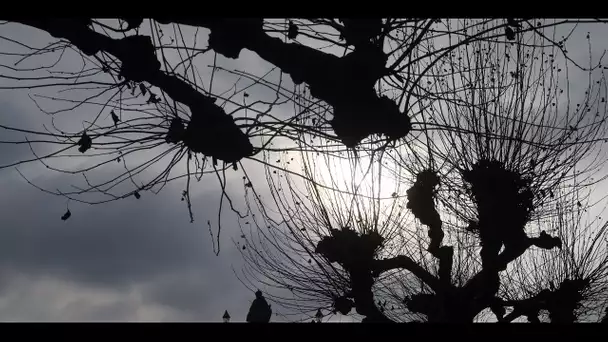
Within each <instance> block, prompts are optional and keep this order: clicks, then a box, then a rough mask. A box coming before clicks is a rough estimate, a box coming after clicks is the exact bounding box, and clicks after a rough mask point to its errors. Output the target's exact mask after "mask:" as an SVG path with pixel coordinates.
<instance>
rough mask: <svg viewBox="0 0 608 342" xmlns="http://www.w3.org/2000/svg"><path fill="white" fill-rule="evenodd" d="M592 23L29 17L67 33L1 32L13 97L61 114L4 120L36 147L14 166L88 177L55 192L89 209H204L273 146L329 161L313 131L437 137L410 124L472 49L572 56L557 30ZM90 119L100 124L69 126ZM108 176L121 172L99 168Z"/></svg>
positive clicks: (399, 138) (391, 139) (397, 138)
mask: <svg viewBox="0 0 608 342" xmlns="http://www.w3.org/2000/svg"><path fill="white" fill-rule="evenodd" d="M579 21H580V20H549V21H542V20H541V21H537V20H528V19H526V20H519V19H509V20H495V19H488V20H473V21H470V20H447V21H442V20H439V19H396V18H389V19H384V20H380V19H374V20H352V19H347V18H343V19H340V20H335V19H312V20H299V19H293V20H262V19H259V18H258V19H247V20H237V19H180V18H160V17H159V18H153V19H150V20H144V19H143V18H123V19H119V20H94V19H90V18H83V19H43V20H25V19H24V20H18V21H17V23H19V24H21V25H26V26H29V27H30V28H35V29H39V30H41V32H46V33H48V34H50V35H51V36H52V37H54V38H55V40H54V41H52V42H51V43H50V44H48V45H46V46H41V47H38V46H33V42H32V44H30V43H29V42H28V41H27V38H23V37H17V35H14V36H13V37H12V36H11V30H9V28H10V27H11V26H10V25H15V23H3V26H2V27H3V29H4V30H3V33H2V39H3V41H4V42H5V43H6V44H7V45H3V52H4V55H3V56H4V57H3V58H7V59H6V62H4V63H3V66H4V69H5V71H6V72H7V74H2V76H1V77H2V79H3V81H6V82H7V83H6V84H3V85H2V89H12V90H15V91H25V90H26V89H27V90H32V91H36V92H39V91H40V92H42V91H45V93H42V94H41V93H38V94H33V95H32V96H31V97H32V100H33V101H35V103H36V105H38V106H39V108H40V110H41V111H43V112H45V113H47V114H49V115H50V116H51V120H50V122H49V123H48V125H45V126H44V129H40V130H31V129H25V128H23V127H18V126H13V125H11V124H10V123H7V124H5V123H2V125H3V128H4V129H8V130H11V131H13V132H17V133H19V135H18V137H15V138H14V140H3V143H15V144H28V145H29V146H31V147H32V152H33V157H32V158H31V159H28V160H19V161H15V162H10V163H8V164H6V165H3V167H12V166H16V165H20V164H22V163H24V162H28V161H36V162H42V163H44V165H45V166H46V167H48V169H50V170H54V171H58V172H64V173H69V174H75V175H81V176H82V178H83V184H82V185H79V186H77V187H76V188H75V189H74V188H70V189H65V190H48V189H45V190H46V191H49V192H51V193H54V194H57V195H61V196H67V197H69V198H72V199H74V200H79V201H83V202H86V203H103V202H107V201H114V200H118V199H123V198H125V197H129V196H135V197H137V198H139V197H140V194H141V193H143V192H145V191H152V192H158V191H160V190H161V189H162V188H163V187H164V186H165V185H166V184H167V182H170V181H172V180H175V179H182V180H184V179H185V183H186V184H185V186H184V188H185V190H184V193H183V196H184V199H185V202H186V203H187V205H188V208H189V209H191V203H190V196H189V191H190V180H191V178H192V179H194V178H196V179H199V180H200V179H201V177H203V176H204V175H205V174H214V178H216V177H215V175H218V176H219V178H220V183H221V185H222V188H223V190H224V188H225V184H226V172H229V171H227V170H229V169H230V168H231V167H234V168H238V167H239V165H240V168H241V169H242V168H243V167H245V166H246V165H248V164H249V165H251V164H253V163H259V162H261V161H262V159H263V158H261V157H260V153H261V152H262V151H266V152H272V153H273V154H275V155H280V153H283V152H285V151H293V150H298V149H302V148H305V149H306V150H317V151H320V152H323V150H322V149H320V148H319V146H317V145H316V144H317V142H315V143H311V142H310V140H309V141H302V140H301V137H302V136H304V135H306V136H307V137H311V136H312V137H316V138H320V139H323V140H330V141H334V142H335V144H339V145H342V146H346V147H348V148H353V147H355V146H359V149H362V148H366V147H365V146H367V145H364V146H363V147H362V145H361V144H360V143H361V142H362V141H366V142H370V141H377V142H380V143H385V145H386V143H395V144H397V145H400V144H401V143H402V142H403V138H404V137H407V136H408V135H410V134H411V132H420V131H422V130H424V129H425V128H424V126H423V125H422V124H423V123H424V121H420V120H419V121H416V120H413V119H412V118H415V117H416V116H417V115H419V114H420V113H421V112H422V111H423V109H424V105H421V104H422V98H423V97H430V98H431V99H433V100H438V99H446V100H448V99H450V98H451V94H450V93H445V92H443V91H440V92H434V91H433V89H429V87H428V86H427V83H429V82H431V83H432V79H434V78H435V77H436V75H435V74H433V75H430V74H429V73H432V72H433V70H435V69H436V68H437V66H438V65H442V64H443V63H444V62H442V61H444V60H445V59H446V58H448V57H449V56H451V54H452V53H454V52H455V51H456V50H457V49H458V48H459V47H461V46H466V45H467V44H471V43H473V42H476V41H486V42H488V43H494V44H497V45H503V44H504V43H505V42H511V41H514V42H516V43H518V42H517V39H518V38H517V37H518V36H522V35H526V34H529V35H532V36H534V37H536V38H538V40H537V42H536V44H538V46H545V45H548V46H555V47H557V49H558V51H559V52H560V54H562V55H566V56H567V54H566V49H565V47H564V41H565V40H555V39H552V37H550V36H547V35H546V32H547V31H548V30H551V29H552V28H559V27H561V26H563V25H566V24H568V23H570V22H572V23H574V22H579ZM205 35H207V37H208V39H206V40H205V37H204V36H205ZM44 38H45V39H46V36H45V37H44ZM32 41H34V39H33V38H32ZM5 46H6V47H5ZM244 51H245V52H244ZM251 52H252V53H255V54H256V55H257V56H258V57H260V58H261V59H262V60H264V61H265V62H266V63H268V64H267V66H269V68H268V70H265V71H264V72H258V71H257V70H244V71H243V70H239V69H238V68H233V67H230V66H226V65H228V64H229V63H228V62H230V60H232V59H236V60H237V61H240V60H244V59H247V58H253V57H255V56H253V55H252V54H251ZM246 53H249V54H248V56H245V57H243V55H245V54H246ZM28 62H30V63H31V64H32V66H29V67H28V66H27V64H26V63H28ZM266 71H267V72H266ZM287 75H288V76H289V77H287ZM230 77H232V78H230ZM221 78H223V79H224V82H223V83H224V84H221V83H222V82H220V81H218V80H219V79H221ZM226 80H228V81H226ZM66 94H69V95H66ZM294 105H295V107H296V108H295V110H294V108H293V106H294ZM81 110H82V111H83V112H86V111H88V112H90V113H91V115H90V116H85V115H80V113H79V115H76V116H74V117H69V118H68V120H61V116H62V115H64V114H66V113H68V112H74V111H81ZM284 112H287V113H288V114H287V115H284V114H283V113H284ZM66 121H67V122H66ZM23 133H25V134H27V135H28V136H27V139H23V137H22V134H23ZM304 133H305V134H304ZM378 135H380V137H378ZM316 141H318V139H317V140H316ZM273 144H274V145H273ZM51 147H52V148H53V149H51ZM76 147H77V149H78V151H75V150H76ZM41 149H42V150H44V151H43V152H40V150H41ZM77 157H84V161H83V162H78V163H76V162H75V161H74V159H76V158H77ZM66 160H70V161H72V162H71V163H68V162H67V161H66ZM242 161H246V162H245V163H244V164H243V163H242ZM247 161H251V162H253V163H251V162H247ZM220 162H221V163H222V164H221V165H220ZM73 164H76V165H73ZM102 168H103V169H104V171H108V170H109V171H111V172H104V173H103V175H101V177H100V179H97V178H98V177H94V176H93V175H92V173H93V171H95V170H100V169H102ZM109 174H111V176H108V175H109ZM98 176H99V174H98ZM190 215H191V217H192V216H193V214H192V210H190Z"/></svg>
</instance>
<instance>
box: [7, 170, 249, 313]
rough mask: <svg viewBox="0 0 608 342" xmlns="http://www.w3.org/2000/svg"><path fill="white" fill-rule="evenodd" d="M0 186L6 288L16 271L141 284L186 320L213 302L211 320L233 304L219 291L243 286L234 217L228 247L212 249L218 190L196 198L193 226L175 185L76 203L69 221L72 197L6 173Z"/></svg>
mask: <svg viewBox="0 0 608 342" xmlns="http://www.w3.org/2000/svg"><path fill="white" fill-rule="evenodd" d="M69 179H70V177H61V178H58V179H56V180H54V183H58V182H59V180H62V181H64V182H65V181H69ZM1 184H2V189H3V192H2V194H0V215H1V216H0V217H2V221H1V222H2V223H1V225H0V270H1V271H0V272H1V273H0V292H1V293H6V292H7V291H12V289H11V286H10V282H9V281H8V280H7V279H6V276H5V275H7V274H11V273H15V272H16V273H19V274H25V275H48V276H50V277H53V278H56V279H65V280H69V281H71V282H75V283H77V284H79V286H85V287H87V286H88V287H91V288H104V289H107V290H116V291H121V292H124V291H127V290H128V289H129V288H131V287H133V286H143V287H142V290H141V291H142V296H143V300H144V301H145V302H146V303H149V304H157V303H158V304H159V305H162V306H165V307H168V308H171V309H172V310H176V311H178V312H182V311H183V313H182V314H183V315H184V316H183V319H186V318H188V317H189V319H190V320H191V319H197V317H198V319H204V318H202V317H206V316H207V315H206V313H205V312H206V311H205V310H206V308H207V307H212V308H213V310H214V311H213V312H211V313H210V314H209V318H208V319H213V317H215V316H217V314H216V313H217V310H223V309H222V308H221V307H222V306H225V305H230V303H229V301H230V300H232V299H233V298H232V297H233V296H231V295H229V296H227V297H223V296H221V295H218V294H219V293H221V292H222V291H223V292H224V293H231V292H243V288H242V286H241V284H240V283H238V282H237V281H235V279H234V275H233V273H232V269H231V267H232V265H233V264H236V266H237V267H238V261H239V256H238V252H237V251H236V249H235V248H234V247H233V246H232V243H231V241H230V240H229V238H231V237H234V236H235V231H234V229H231V227H234V224H232V226H231V225H230V223H231V219H230V217H229V216H228V217H226V218H225V219H224V222H226V225H225V226H224V228H223V229H224V231H223V235H224V237H225V238H224V239H222V249H223V253H221V254H220V256H219V257H218V256H215V255H214V254H213V252H212V250H211V249H212V248H211V237H210V235H209V231H208V227H207V225H206V220H207V218H215V217H216V215H217V211H216V208H217V203H218V199H219V198H218V195H219V192H218V191H213V190H211V191H209V192H205V193H203V194H201V195H200V196H199V197H196V198H194V199H193V200H194V204H195V205H196V207H197V208H198V210H197V217H198V218H199V219H198V220H197V221H195V223H194V224H191V223H189V218H188V215H187V211H186V209H185V205H183V204H184V203H183V202H180V201H179V198H177V196H175V198H173V197H172V196H170V195H171V193H179V192H178V191H177V189H171V187H168V188H167V189H166V191H163V192H162V193H161V194H160V195H156V196H154V195H152V194H147V193H146V195H145V196H142V199H140V200H136V199H135V198H129V199H126V200H123V201H119V202H116V203H111V204H106V205H101V206H86V205H78V204H76V203H71V204H70V210H71V212H72V217H71V218H70V219H69V220H67V221H65V222H64V221H61V220H60V218H59V217H60V216H61V214H63V212H64V211H65V210H66V201H64V200H61V199H60V198H57V197H52V196H50V195H44V194H42V193H40V192H39V191H38V190H36V189H34V188H33V187H30V186H28V185H26V184H23V183H19V182H15V181H8V180H7V179H4V181H3V182H2V183H1ZM55 185H58V184H55ZM235 261H236V263H235ZM0 297H1V294H0ZM237 297H238V296H237ZM243 298H244V297H243ZM212 302H213V303H215V304H211V303H212ZM243 305H244V306H245V307H246V305H247V303H244V304H243ZM116 309H117V310H119V309H120V310H123V311H125V310H127V309H126V308H122V309H121V308H120V307H117V308H116ZM100 310H101V309H100ZM104 310H110V311H112V309H110V308H106V309H104ZM127 311H128V310H127ZM222 312H223V311H222ZM101 314H103V310H102V311H101V312H100V315H101ZM103 315H104V316H105V314H103ZM95 317H97V316H95ZM218 317H219V316H218ZM95 319H102V320H103V317H101V316H100V317H97V318H95ZM173 319H175V318H173Z"/></svg>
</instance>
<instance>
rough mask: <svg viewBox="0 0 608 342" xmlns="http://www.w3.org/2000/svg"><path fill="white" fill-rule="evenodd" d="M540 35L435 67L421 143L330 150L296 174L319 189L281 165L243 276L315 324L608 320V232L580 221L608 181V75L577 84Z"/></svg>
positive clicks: (247, 238) (262, 203)
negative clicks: (317, 315) (344, 318)
mask: <svg viewBox="0 0 608 342" xmlns="http://www.w3.org/2000/svg"><path fill="white" fill-rule="evenodd" d="M477 29H478V30H479V32H484V28H483V26H480V27H478V28H477ZM472 31H473V32H469V34H473V35H475V34H476V32H477V31H476V30H472ZM535 39H537V37H536V36H535V35H532V34H524V33H521V32H520V33H518V34H517V35H516V37H514V39H513V40H514V43H513V45H510V44H506V45H497V44H494V43H492V42H488V41H486V40H479V41H477V42H472V43H471V44H468V45H464V46H460V47H459V48H457V49H455V50H454V52H453V54H452V55H451V56H449V57H447V58H445V59H443V60H439V61H438V62H436V63H435V64H434V65H432V66H430V67H429V69H428V71H427V75H433V76H435V79H436V81H435V83H434V84H431V85H430V86H429V87H432V88H433V89H434V90H433V91H429V92H427V93H425V95H426V96H421V97H422V98H421V99H420V102H419V106H420V108H421V109H420V111H419V116H418V118H417V120H418V121H414V119H412V121H411V123H412V125H413V127H414V123H415V124H416V126H418V125H419V127H421V128H420V130H419V131H416V130H414V129H412V132H411V133H410V135H408V137H406V138H405V141H406V142H407V143H405V144H402V145H396V146H395V147H394V148H393V149H390V150H389V149H383V148H380V146H379V145H381V144H379V143H378V144H375V145H374V143H370V144H369V145H368V148H366V149H356V150H354V151H349V152H347V155H346V156H344V155H340V153H342V151H340V149H339V148H336V147H335V145H333V144H332V143H331V142H326V145H325V150H324V152H325V153H324V154H321V155H319V156H317V155H316V153H314V152H313V153H310V152H308V151H304V152H302V155H301V158H300V160H301V162H300V163H298V164H297V165H295V166H293V168H294V169H296V170H298V169H299V170H300V171H301V172H303V173H304V177H303V178H304V179H303V180H301V179H300V178H298V177H296V176H294V174H295V173H296V171H290V170H287V171H284V172H279V173H276V171H275V170H274V169H273V168H272V167H269V168H268V169H267V173H266V175H267V181H268V183H269V184H270V186H271V196H270V200H267V198H268V197H264V198H262V197H261V196H258V194H257V193H255V191H251V190H250V189H248V188H246V192H247V193H248V195H249V196H248V203H249V207H250V210H251V212H252V214H251V216H250V217H247V220H250V221H253V225H254V226H255V227H251V225H249V226H247V227H246V228H245V229H243V233H244V234H243V236H242V238H243V241H242V242H239V243H244V244H246V245H247V246H248V247H249V248H247V249H246V250H244V251H243V252H242V254H243V256H244V257H245V259H246V261H247V262H248V267H247V268H246V269H245V270H244V273H243V276H242V279H243V281H244V282H245V283H248V284H251V285H252V286H256V285H258V284H259V283H262V284H264V285H266V286H273V287H275V289H276V292H275V291H272V292H270V293H269V294H268V296H269V298H271V299H272V300H273V301H275V302H277V303H278V304H280V305H281V306H282V307H283V308H285V309H288V310H301V311H304V313H306V314H308V315H309V317H311V316H310V315H312V314H313V313H314V312H316V311H317V310H318V309H319V308H321V309H324V310H329V311H333V312H335V313H337V312H340V313H342V314H349V313H351V312H353V311H354V312H356V313H357V314H358V315H360V316H361V317H362V318H363V321H365V322H392V321H420V320H424V321H430V322H472V321H475V320H488V319H490V320H491V319H494V320H499V321H506V322H509V321H513V320H515V319H517V318H519V317H522V316H523V317H527V318H528V319H529V320H530V321H532V322H541V321H551V322H560V323H563V322H573V321H576V320H579V319H583V320H593V319H595V320H599V317H600V316H599V313H600V312H599V307H600V305H603V304H602V303H605V293H606V288H605V286H606V280H608V278H607V276H608V274H607V273H606V270H605V267H606V266H605V265H606V261H607V260H606V238H607V235H606V230H605V226H606V225H605V224H603V223H600V224H599V225H598V224H589V223H588V222H585V217H582V216H571V213H572V212H577V213H580V214H581V215H582V213H584V212H585V210H595V208H596V206H593V205H591V204H587V201H586V198H587V197H585V196H582V194H584V193H585V191H586V190H588V189H589V186H591V185H597V184H600V181H601V180H603V179H605V176H606V173H605V172H606V171H605V170H603V169H602V167H603V166H604V164H605V162H606V158H605V155H604V154H603V153H602V152H603V150H605V149H602V145H603V144H604V142H605V139H606V138H607V136H606V128H607V125H606V118H607V115H608V111H607V110H606V104H605V100H604V99H605V97H606V91H607V88H606V83H605V78H604V75H603V69H602V68H600V67H598V66H599V65H600V64H599V62H598V64H592V63H591V62H590V65H589V66H588V67H587V69H586V76H587V82H586V83H587V84H586V86H585V87H584V88H583V87H580V86H577V88H576V89H573V88H571V86H570V83H569V78H568V77H569V76H568V74H566V73H567V70H568V69H567V66H568V65H570V64H571V63H573V62H572V61H569V60H567V59H559V58H556V57H555V56H556V54H557V53H556V51H558V50H559V47H556V46H545V47H540V45H541V44H539V43H538V42H537V41H536V40H535ZM510 40H511V39H510ZM589 41H590V38H589ZM524 42H525V44H524ZM437 94H442V95H441V96H439V95H437ZM575 103H576V105H575ZM308 140H310V137H309V136H306V134H304V137H303V138H302V139H300V141H308ZM267 158H270V156H268V157H267ZM271 162H272V161H271V160H269V159H268V163H269V164H270V163H271ZM279 162H281V163H285V160H277V163H279ZM404 190H406V191H404ZM599 220H601V219H599ZM247 229H249V230H250V231H247ZM247 233H249V234H247ZM589 239H591V240H592V241H595V242H594V243H591V244H589V243H588V240H589ZM427 251H428V253H427ZM543 258H544V259H543ZM541 265H542V267H541ZM551 284H553V285H551ZM532 285H533V286H532ZM284 292H286V294H285V293H284ZM558 303H559V304H561V306H560V305H558ZM597 303H600V304H597ZM353 309H354V310H353ZM488 312H491V313H492V315H493V316H494V317H493V318H490V317H488V315H487V314H488ZM593 317H595V318H593Z"/></svg>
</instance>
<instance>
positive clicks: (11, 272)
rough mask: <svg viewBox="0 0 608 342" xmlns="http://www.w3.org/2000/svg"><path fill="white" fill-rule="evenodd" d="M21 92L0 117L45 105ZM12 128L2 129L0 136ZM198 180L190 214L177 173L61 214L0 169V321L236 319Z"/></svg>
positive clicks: (213, 193)
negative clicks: (149, 187)
mask: <svg viewBox="0 0 608 342" xmlns="http://www.w3.org/2000/svg"><path fill="white" fill-rule="evenodd" d="M0 35H1V36H5V37H10V38H12V39H16V40H20V41H24V42H27V43H28V44H31V45H33V46H42V45H44V44H45V43H46V42H49V41H52V38H51V37H50V36H49V35H48V34H46V33H44V32H40V31H37V30H34V29H31V28H26V27H23V26H19V25H4V26H0ZM201 36H202V38H199V39H201V40H203V41H205V39H206V35H201ZM596 36H598V35H596ZM0 44H2V45H3V44H5V43H4V42H2V43H0ZM600 45H602V44H600ZM605 45H607V44H603V46H601V47H596V49H598V48H603V47H604V46H605ZM583 49H586V45H585V43H583V44H582V46H581V51H582V52H583V53H585V52H586V50H583ZM2 50H3V49H2V48H0V51H2ZM571 51H573V49H572V48H571ZM242 56H243V57H242V58H241V59H239V60H238V61H224V63H227V64H226V65H228V66H231V67H235V68H240V69H243V70H252V69H255V70H256V74H262V72H261V71H257V70H263V68H268V66H267V65H266V64H265V63H264V62H263V61H260V60H259V58H257V57H253V56H252V54H251V53H249V54H247V53H245V54H243V55H242ZM0 58H9V57H6V56H1V55H0ZM239 63H240V64H239ZM3 72H4V70H0V74H1V73H3ZM0 82H3V84H4V82H6V80H3V79H0ZM219 82H220V83H221V80H220V81H219ZM226 83H227V84H228V83H229V82H228V81H226ZM27 92H28V91H27V90H20V91H9V90H0V124H10V125H12V126H15V127H32V125H33V126H36V125H37V123H38V121H37V120H39V118H40V117H41V116H43V115H44V114H42V113H40V111H38V110H37V108H36V106H35V105H34V104H33V103H32V102H31V101H30V100H29V98H28V97H27ZM72 115H73V117H78V116H79V115H80V114H79V113H73V114H72ZM38 128H39V126H38ZM16 136H17V135H15V133H14V132H7V131H5V130H2V129H0V140H6V139H9V138H13V137H16ZM29 156H31V154H30V151H29V149H28V148H27V146H25V145H23V146H15V145H4V144H0V165H4V164H7V163H10V162H12V161H15V160H19V159H20V158H24V157H29ZM40 170H41V168H40V167H35V166H31V167H30V168H29V169H28V168H23V171H24V173H28V174H29V175H30V176H31V177H33V179H34V180H36V181H37V183H38V184H40V185H43V186H46V187H51V188H55V187H57V188H66V187H68V186H69V184H71V183H72V182H73V178H71V176H66V175H59V174H57V173H47V172H41V171H40ZM239 178H240V177H239ZM196 187H197V189H196V192H195V193H194V194H193V203H194V204H195V207H196V212H195V214H196V217H197V220H196V221H195V223H194V224H191V223H190V221H189V218H188V215H187V210H186V207H185V206H184V205H183V202H181V201H179V198H180V193H181V190H182V189H183V185H182V184H177V183H176V184H170V185H169V186H168V187H167V188H166V189H165V190H163V192H162V193H161V194H160V195H153V194H151V193H146V194H142V198H141V199H140V200H136V199H135V198H128V199H126V200H122V201H118V202H114V203H110V204H104V205H100V206H88V205H83V204H78V203H74V202H71V203H69V208H70V211H71V212H72V217H71V218H70V219H69V220H67V221H65V222H64V221H61V220H60V216H61V215H62V214H63V213H64V212H65V210H66V205H67V201H66V200H65V199H63V198H60V197H54V196H51V195H48V194H44V193H41V192H40V191H38V190H37V189H35V188H33V187H32V186H29V185H28V184H27V183H26V182H25V181H23V180H22V179H21V178H20V177H19V175H18V174H17V173H16V171H15V170H14V169H12V168H9V169H4V170H0V190H1V191H0V215H1V216H0V321H221V316H222V314H223V312H224V310H228V311H229V313H230V314H231V316H232V317H233V320H235V321H242V320H244V318H245V315H246V313H247V310H248V307H249V304H250V302H251V300H252V299H253V293H251V292H250V291H249V290H247V289H246V288H245V287H244V286H243V285H242V284H241V283H240V282H239V281H238V279H237V278H236V277H235V275H234V273H233V268H234V269H237V270H238V269H239V268H240V266H241V257H240V254H239V252H238V250H237V248H236V247H235V246H233V245H232V242H231V239H232V238H235V237H237V235H238V234H239V232H238V230H237V228H236V225H235V224H234V222H235V221H234V218H233V216H231V215H230V214H228V213H227V214H226V216H225V224H224V231H223V232H222V234H223V235H222V241H221V243H222V252H221V253H220V255H219V256H215V254H214V253H213V251H212V245H211V242H210V236H209V231H208V228H207V226H206V220H207V219H208V218H214V217H216V215H217V211H216V208H217V203H218V201H219V192H218V191H217V184H216V183H215V182H212V183H204V182H203V183H199V184H196ZM261 289H262V290H265V289H264V288H263V287H262V288H261Z"/></svg>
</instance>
